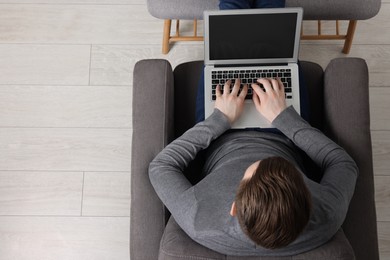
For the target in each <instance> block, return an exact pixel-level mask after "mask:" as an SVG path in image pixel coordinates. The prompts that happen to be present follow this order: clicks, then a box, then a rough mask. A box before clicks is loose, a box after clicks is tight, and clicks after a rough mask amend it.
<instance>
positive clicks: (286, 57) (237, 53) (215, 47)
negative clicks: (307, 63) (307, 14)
mask: <svg viewBox="0 0 390 260" xmlns="http://www.w3.org/2000/svg"><path fill="white" fill-rule="evenodd" d="M281 10H283V9H281ZM241 11H243V10H241ZM247 11H250V12H253V11H252V10H247ZM264 11H266V10H265V9H263V10H262V12H264ZM273 11H275V9H274V10H273ZM221 13H222V14H221ZM298 22H299V19H298V12H295V11H294V12H286V10H283V12H281V13H277V11H276V13H272V12H271V13H242V14H234V13H233V14H228V13H224V12H221V11H219V12H215V15H213V14H210V15H208V17H207V26H208V28H206V31H205V32H206V35H205V36H206V38H205V41H207V42H206V48H208V50H207V51H206V53H207V55H208V57H207V56H206V60H207V58H208V60H209V61H211V63H213V61H217V62H216V63H215V64H217V63H218V61H221V62H223V61H234V60H236V61H242V60H244V61H245V62H243V63H251V62H253V63H256V61H262V60H266V61H268V62H271V63H272V61H273V60H275V61H278V62H281V61H285V62H288V61H292V60H295V59H296V58H297V57H296V56H297V52H298V51H297V49H296V48H294V47H297V48H298V47H299V34H300V26H301V24H299V25H298V24H297V23H298ZM297 30H299V32H298V31H297ZM297 33H299V34H298V36H297Z"/></svg>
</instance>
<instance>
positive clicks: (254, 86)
mask: <svg viewBox="0 0 390 260" xmlns="http://www.w3.org/2000/svg"><path fill="white" fill-rule="evenodd" d="M251 86H252V89H253V90H254V91H255V92H256V94H257V95H258V96H259V97H261V96H263V95H265V93H264V90H263V89H262V88H261V87H260V86H259V85H257V84H255V83H253V84H252V85H251Z"/></svg>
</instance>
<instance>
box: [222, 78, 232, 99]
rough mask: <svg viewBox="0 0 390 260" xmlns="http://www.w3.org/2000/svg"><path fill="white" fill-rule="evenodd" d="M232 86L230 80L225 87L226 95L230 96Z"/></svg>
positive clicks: (224, 92)
mask: <svg viewBox="0 0 390 260" xmlns="http://www.w3.org/2000/svg"><path fill="white" fill-rule="evenodd" d="M230 84H231V81H230V79H229V80H228V81H226V82H225V85H224V86H223V94H224V95H228V94H230Z"/></svg>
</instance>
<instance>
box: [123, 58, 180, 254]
mask: <svg viewBox="0 0 390 260" xmlns="http://www.w3.org/2000/svg"><path fill="white" fill-rule="evenodd" d="M133 85H134V88H133V97H134V99H133V139H132V157H131V168H132V174H131V218H130V230H131V239H130V241H131V242H130V254H131V259H133V260H135V259H156V258H157V254H158V244H159V243H160V240H161V236H162V234H163V231H164V229H165V223H166V221H165V208H164V205H163V204H162V202H161V201H160V199H159V198H158V197H157V195H156V193H155V192H154V189H153V187H152V185H151V184H150V181H149V175H148V168H149V163H150V161H151V160H152V159H153V158H154V157H155V156H156V155H157V153H159V152H160V151H161V149H162V148H164V147H165V146H166V145H167V144H168V142H169V141H170V140H171V139H172V136H173V74H172V68H171V65H170V64H169V63H168V62H167V61H164V60H153V61H151V62H150V61H140V62H138V63H137V64H136V65H135V68H134V78H133ZM152 86H153V87H152ZM156 245H157V246H156Z"/></svg>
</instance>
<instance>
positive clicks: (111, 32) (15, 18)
mask: <svg viewBox="0 0 390 260" xmlns="http://www.w3.org/2000/svg"><path fill="white" fill-rule="evenodd" d="M1 13H2V15H0V43H46V44H49V43H50V44H156V43H157V42H158V43H160V42H161V37H162V23H163V21H162V20H158V19H156V18H153V17H152V16H151V15H150V14H149V13H148V11H147V8H146V5H67V4H66V5H60V4H57V5H48V4H17V5H13V4H3V5H2V6H1ZM140 28H142V30H140Z"/></svg>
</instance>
